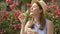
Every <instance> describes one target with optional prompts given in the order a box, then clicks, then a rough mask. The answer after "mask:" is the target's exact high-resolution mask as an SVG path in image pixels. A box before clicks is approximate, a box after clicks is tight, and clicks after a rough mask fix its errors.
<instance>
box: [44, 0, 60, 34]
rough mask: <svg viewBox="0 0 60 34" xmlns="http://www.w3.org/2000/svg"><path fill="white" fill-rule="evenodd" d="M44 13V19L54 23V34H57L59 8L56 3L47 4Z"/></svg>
mask: <svg viewBox="0 0 60 34" xmlns="http://www.w3.org/2000/svg"><path fill="white" fill-rule="evenodd" d="M46 11H47V12H46V13H45V16H46V18H47V19H49V20H51V21H52V22H53V23H54V34H59V27H60V26H59V25H60V23H59V22H60V8H59V7H58V2H57V1H55V0H52V2H51V3H47V6H46Z"/></svg>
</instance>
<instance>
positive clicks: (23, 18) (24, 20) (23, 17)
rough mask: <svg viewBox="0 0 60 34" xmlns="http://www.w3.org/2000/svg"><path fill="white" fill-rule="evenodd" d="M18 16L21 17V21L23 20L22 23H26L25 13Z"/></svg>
mask: <svg viewBox="0 0 60 34" xmlns="http://www.w3.org/2000/svg"><path fill="white" fill-rule="evenodd" d="M18 18H19V20H20V22H21V23H22V24H25V22H26V17H25V16H24V15H23V14H21V15H20V16H19V17H18Z"/></svg>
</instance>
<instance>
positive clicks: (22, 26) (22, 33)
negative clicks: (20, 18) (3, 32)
mask: <svg viewBox="0 0 60 34" xmlns="http://www.w3.org/2000/svg"><path fill="white" fill-rule="evenodd" d="M24 30H25V26H24V25H21V31H20V34H25V33H24Z"/></svg>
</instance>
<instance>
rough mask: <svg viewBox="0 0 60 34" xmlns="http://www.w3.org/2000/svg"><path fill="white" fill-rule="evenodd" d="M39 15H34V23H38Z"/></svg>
mask: <svg viewBox="0 0 60 34" xmlns="http://www.w3.org/2000/svg"><path fill="white" fill-rule="evenodd" d="M39 15H40V14H38V15H36V16H34V21H35V22H36V23H38V22H39V21H40V16H39Z"/></svg>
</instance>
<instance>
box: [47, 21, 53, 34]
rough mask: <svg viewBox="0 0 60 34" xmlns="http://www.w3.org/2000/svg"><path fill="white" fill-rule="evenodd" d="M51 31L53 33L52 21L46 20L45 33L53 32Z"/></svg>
mask: <svg viewBox="0 0 60 34" xmlns="http://www.w3.org/2000/svg"><path fill="white" fill-rule="evenodd" d="M53 33H54V27H53V23H52V22H51V21H48V23H47V34H53Z"/></svg>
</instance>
